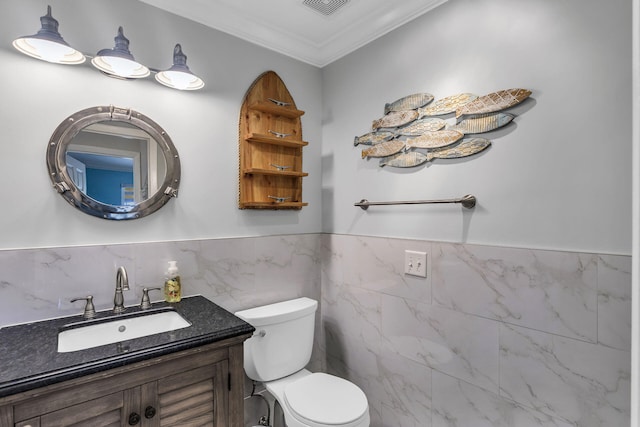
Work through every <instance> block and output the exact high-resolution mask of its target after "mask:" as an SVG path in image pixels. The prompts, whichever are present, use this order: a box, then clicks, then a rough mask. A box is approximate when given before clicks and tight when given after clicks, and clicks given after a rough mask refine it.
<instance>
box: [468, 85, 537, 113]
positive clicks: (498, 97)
mask: <svg viewBox="0 0 640 427" xmlns="http://www.w3.org/2000/svg"><path fill="white" fill-rule="evenodd" d="M529 95H531V91H530V90H528V89H507V90H501V91H498V92H493V93H490V94H488V95H484V96H481V97H480V98H477V99H476V100H474V101H471V102H469V103H468V104H465V105H463V106H462V107H460V108H458V109H457V110H456V117H460V116H463V115H465V114H485V113H495V112H496V111H500V110H504V109H506V108H509V107H513V106H514V105H518V104H519V103H521V102H522V101H524V100H525V99H527V98H528V97H529Z"/></svg>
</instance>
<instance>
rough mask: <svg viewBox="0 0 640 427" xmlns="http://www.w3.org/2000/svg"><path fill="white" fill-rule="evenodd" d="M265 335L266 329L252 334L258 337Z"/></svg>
mask: <svg viewBox="0 0 640 427" xmlns="http://www.w3.org/2000/svg"><path fill="white" fill-rule="evenodd" d="M265 335H267V331H265V330H264V329H261V330H259V331H256V333H255V334H253V336H254V337H260V338H263V337H264V336H265Z"/></svg>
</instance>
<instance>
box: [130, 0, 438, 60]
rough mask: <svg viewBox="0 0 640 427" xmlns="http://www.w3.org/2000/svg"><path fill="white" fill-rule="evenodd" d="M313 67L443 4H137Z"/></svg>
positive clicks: (343, 0)
mask: <svg viewBox="0 0 640 427" xmlns="http://www.w3.org/2000/svg"><path fill="white" fill-rule="evenodd" d="M140 1H142V2H143V3H147V4H150V5H152V6H155V7H158V8H160V9H163V10H166V11H168V12H171V13H173V14H176V15H179V16H182V17H184V18H187V19H190V20H192V21H195V22H199V23H200V24H204V25H206V26H208V27H211V28H215V29H217V30H220V31H223V32H225V33H228V34H231V35H233V36H236V37H239V38H241V39H244V40H247V41H249V42H251V43H254V44H257V45H260V46H263V47H265V48H267V49H271V50H274V51H276V52H279V53H282V54H284V55H287V56H290V57H292V58H295V59H298V60H300V61H303V62H306V63H308V64H311V65H315V66H317V67H324V66H325V65H327V64H330V63H331V62H333V61H335V60H337V59H339V58H341V57H343V56H344V55H346V54H348V53H350V52H353V51H354V50H356V49H358V48H359V47H362V46H364V45H365V44H367V43H369V42H371V41H373V40H375V39H376V38H378V37H380V36H382V35H384V34H386V33H388V32H389V31H391V30H393V29H395V28H397V27H399V26H401V25H403V24H405V23H407V22H409V21H411V20H413V19H415V18H417V17H418V16H420V15H422V14H424V13H426V12H428V11H430V10H431V9H433V8H435V7H436V6H438V5H440V4H442V3H444V2H446V1H447V0H401V1H398V0H180V1H176V0H140Z"/></svg>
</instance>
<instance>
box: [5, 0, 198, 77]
mask: <svg viewBox="0 0 640 427" xmlns="http://www.w3.org/2000/svg"><path fill="white" fill-rule="evenodd" d="M40 23H41V25H42V28H41V29H40V31H38V33H37V34H34V35H32V36H24V37H20V38H18V39H16V40H14V41H13V46H14V47H15V48H16V49H17V50H18V51H20V52H21V53H24V54H25V55H28V56H31V57H32V58H37V59H41V60H43V61H47V62H53V63H56V64H82V63H83V62H85V60H86V58H87V57H89V58H92V57H91V56H90V55H86V54H83V53H82V52H80V51H78V50H76V49H74V48H72V47H71V46H69V44H68V43H67V42H65V41H64V39H63V38H62V36H61V35H60V33H59V32H58V21H57V20H56V19H54V18H53V16H51V6H47V14H46V15H45V16H42V17H41V18H40ZM114 41H115V46H114V47H113V48H112V49H102V50H100V51H99V52H98V53H97V54H96V56H95V57H93V58H92V59H91V64H92V65H93V66H94V67H95V68H97V69H98V70H100V71H102V72H103V73H104V74H106V75H107V76H110V77H116V78H120V79H125V80H129V79H141V78H145V77H148V76H149V75H150V74H151V73H152V72H153V73H155V80H157V81H158V82H159V83H161V84H163V85H164V86H167V87H170V88H173V89H179V90H198V89H202V88H203V87H204V82H203V81H202V79H201V78H200V77H198V76H196V75H195V74H193V73H192V72H191V70H189V67H188V66H187V56H186V55H185V54H184V53H182V47H181V46H180V44H177V45H176V46H175V48H174V50H173V66H172V67H171V68H169V69H168V70H165V71H160V70H157V69H153V68H149V67H146V66H145V65H143V64H141V63H139V62H137V61H136V60H135V58H134V57H133V55H132V54H131V52H130V51H129V39H127V38H126V37H125V36H124V31H123V29H122V27H119V28H118V34H117V35H116V37H115V38H114Z"/></svg>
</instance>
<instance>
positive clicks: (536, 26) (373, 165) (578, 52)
mask: <svg viewBox="0 0 640 427" xmlns="http://www.w3.org/2000/svg"><path fill="white" fill-rule="evenodd" d="M512 87H523V88H528V89H531V90H532V91H533V94H532V96H531V99H530V100H528V102H526V103H523V105H521V106H520V107H517V108H515V109H513V110H512V112H514V113H516V114H517V117H516V119H515V120H514V122H513V123H512V124H511V125H510V126H509V127H507V128H506V129H504V130H501V131H496V132H492V133H491V134H489V139H492V140H493V145H492V147H491V148H490V149H489V150H488V151H486V152H484V153H483V154H481V155H478V156H476V157H475V158H469V159H467V160H460V161H449V162H447V161H442V160H436V161H434V162H432V163H431V164H428V165H427V166H425V167H419V168H416V169H411V170H399V169H384V168H383V169H381V168H380V167H378V162H377V161H376V160H375V159H374V160H369V161H366V160H362V159H361V156H360V147H357V148H354V146H353V137H354V136H356V135H361V134H364V133H366V132H368V131H369V130H370V126H371V121H372V120H373V119H376V118H378V117H379V116H381V114H382V113H383V106H384V104H385V102H391V101H393V100H395V99H398V98H400V97H402V96H405V95H408V94H412V93H416V92H430V93H432V94H434V95H435V96H436V98H441V97H445V96H448V95H453V94H456V93H460V92H473V93H476V94H479V95H481V94H486V93H489V92H493V91H496V90H500V89H508V88H512ZM322 88H323V94H324V101H323V128H322V129H323V137H322V142H323V144H322V163H323V179H322V187H323V215H322V219H323V230H324V231H326V232H330V233H340V234H355V235H372V236H387V237H389V236H394V237H406V238H425V239H429V240H437V241H451V242H468V243H482V244H491V245H498V246H512V247H525V248H547V249H564V250H576V251H597V252H604V253H620V254H630V252H631V234H630V231H631V200H630V195H631V119H632V117H631V90H630V89H631V2H629V1H623V0H616V1H613V2H607V3H603V2H600V1H596V0H588V1H578V0H563V1H553V2H549V1H542V2H541V1H537V0H523V1H518V4H517V7H515V6H514V4H513V2H510V1H508V0H449V1H448V2H447V3H445V4H444V5H442V6H440V7H438V8H436V9H435V10H433V11H432V12H430V13H428V14H426V15H424V16H422V17H420V18H418V19H416V20H414V21H412V22H410V23H408V24H406V25H405V26H403V27H401V28H399V29H397V30H395V31H393V32H392V33H390V34H388V35H386V36H385V37H383V38H380V39H378V40H377V41H375V42H373V43H371V44H369V45H367V46H365V47H363V48H361V49H359V50H358V51H356V52H355V53H353V54H351V55H349V56H347V57H345V58H343V59H341V60H339V61H337V62H335V63H333V64H331V65H329V66H327V67H325V68H324V69H323V83H322ZM467 193H471V194H474V195H475V196H476V197H477V198H478V200H479V205H478V207H476V209H475V210H474V211H473V212H462V209H460V208H459V206H447V207H424V206H423V207H395V208H391V207H389V208H377V209H376V208H371V209H370V210H369V211H368V212H366V213H365V212H363V211H362V210H360V209H358V208H354V207H353V203H354V202H357V201H359V200H360V199H363V198H366V199H369V200H376V201H377V200H420V199H439V198H453V197H459V196H462V195H464V194H467Z"/></svg>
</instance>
